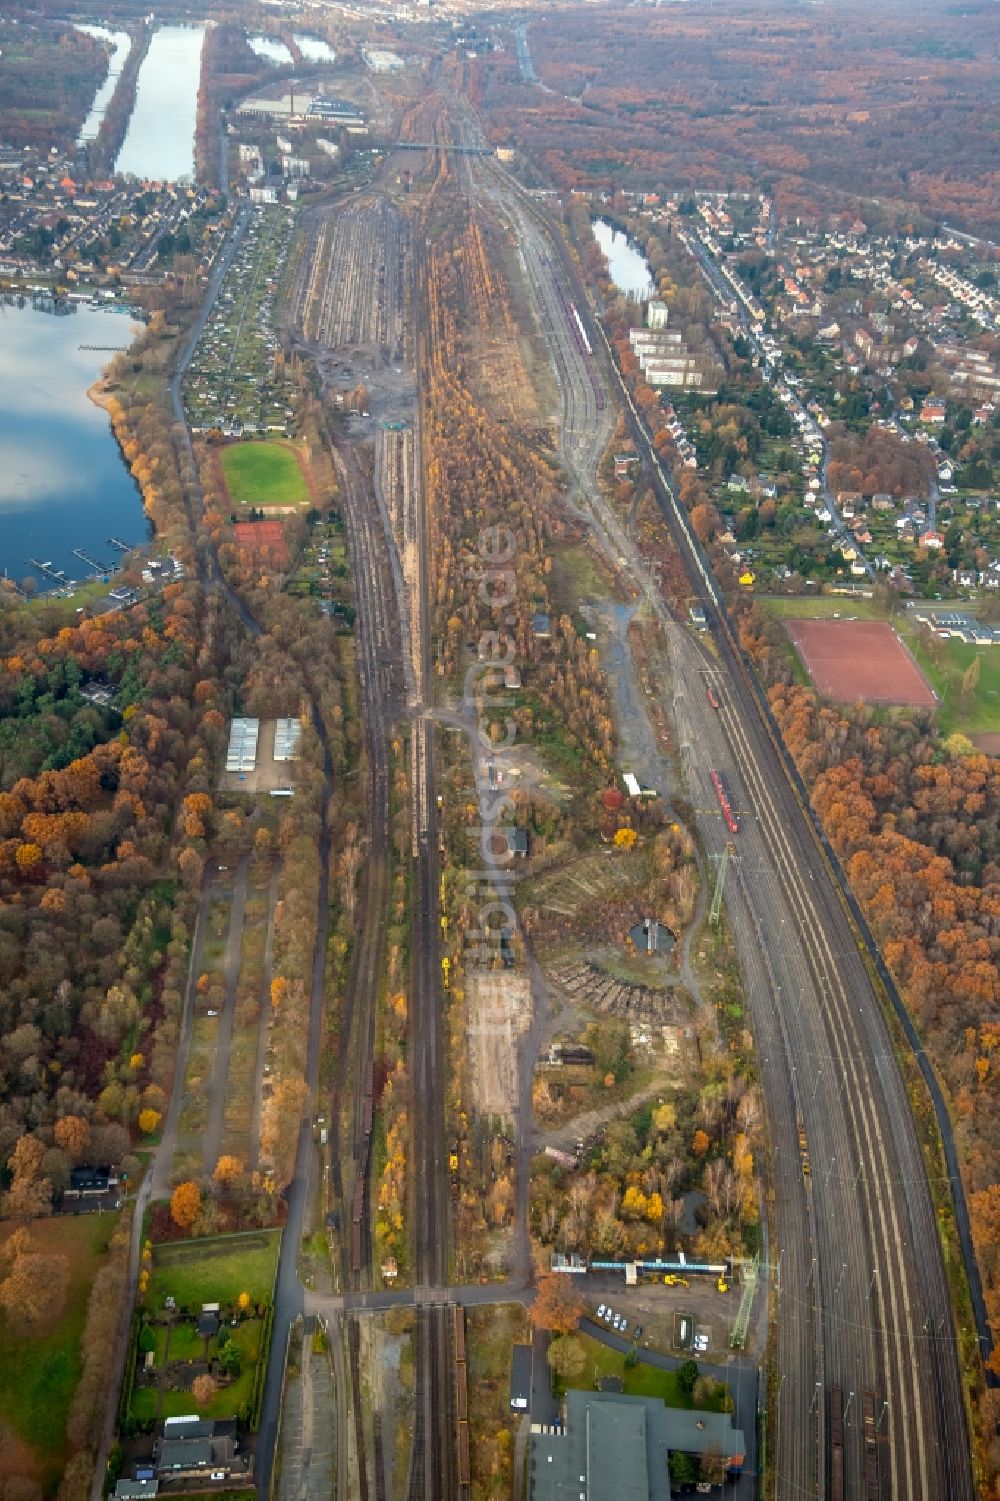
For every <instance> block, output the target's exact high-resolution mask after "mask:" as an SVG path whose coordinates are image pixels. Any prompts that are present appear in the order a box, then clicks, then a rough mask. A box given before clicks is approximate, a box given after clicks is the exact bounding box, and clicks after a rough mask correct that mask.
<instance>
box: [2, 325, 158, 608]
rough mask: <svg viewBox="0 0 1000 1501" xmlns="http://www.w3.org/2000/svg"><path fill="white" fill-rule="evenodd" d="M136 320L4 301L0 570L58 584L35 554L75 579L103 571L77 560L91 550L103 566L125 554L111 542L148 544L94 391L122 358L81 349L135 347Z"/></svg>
mask: <svg viewBox="0 0 1000 1501" xmlns="http://www.w3.org/2000/svg"><path fill="white" fill-rule="evenodd" d="M131 330H132V325H131V321H130V319H128V318H127V317H123V316H122V314H121V313H113V312H110V311H108V310H101V309H96V308H87V307H81V308H80V309H79V310H78V311H77V312H75V313H73V314H71V315H70V316H68V317H65V318H56V317H53V316H52V315H51V314H49V313H41V312H36V311H35V310H34V309H32V308H31V307H26V308H17V307H10V306H7V305H4V304H0V569H6V570H7V573H8V574H9V576H10V577H11V578H13V579H17V580H21V579H23V578H25V577H26V576H29V575H30V576H33V577H34V578H35V579H36V580H37V582H38V586H39V590H42V589H46V588H50V587H52V580H51V579H48V578H46V577H44V576H43V575H42V574H41V573H39V571H38V569H36V568H32V567H31V564H30V563H29V562H28V559H29V558H37V559H39V561H41V562H50V563H51V565H52V567H53V569H62V570H63V571H64V572H65V574H66V577H67V578H75V579H82V578H86V577H87V576H88V575H89V574H90V573H91V572H92V571H93V570H92V569H90V568H89V567H88V566H87V565H86V564H85V563H84V562H82V561H81V559H79V558H76V557H74V556H73V549H74V548H76V547H79V548H82V549H83V550H84V552H87V553H89V554H90V555H91V557H93V558H94V559H96V560H97V561H98V562H99V563H102V564H111V563H114V562H116V561H118V560H119V559H120V558H121V554H120V553H119V552H118V551H117V550H116V549H115V548H112V547H109V546H108V543H107V539H108V538H109V537H118V538H120V539H121V540H122V541H123V542H128V543H138V542H143V541H145V540H146V538H147V537H148V536H149V528H148V525H147V522H146V517H145V514H144V512H143V509H142V501H141V500H140V498H139V492H138V490H137V489H136V486H135V483H134V482H133V480H132V477H131V475H130V474H129V472H128V470H127V469H126V468H125V465H124V463H123V461H122V458H121V455H120V454H119V452H118V445H117V444H116V442H115V440H114V438H113V436H112V434H111V426H110V423H109V422H108V416H107V413H106V412H103V411H102V410H101V409H100V407H96V406H94V404H93V402H92V401H90V400H89V398H88V396H87V388H88V387H89V386H90V385H91V384H92V383H93V382H94V381H95V380H96V379H97V377H98V376H99V375H100V373H101V370H102V369H103V368H104V366H105V365H106V364H107V362H108V361H109V359H111V358H112V356H111V355H110V354H107V353H104V352H101V351H99V350H95V349H81V348H80V345H81V344H92V345H93V344H98V345H114V346H121V347H124V346H126V345H128V344H129V343H131V339H132V331H131Z"/></svg>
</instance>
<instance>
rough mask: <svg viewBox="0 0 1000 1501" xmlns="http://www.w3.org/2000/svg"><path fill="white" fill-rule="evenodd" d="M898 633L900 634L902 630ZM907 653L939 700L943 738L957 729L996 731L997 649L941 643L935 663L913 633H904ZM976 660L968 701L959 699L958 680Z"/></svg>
mask: <svg viewBox="0 0 1000 1501" xmlns="http://www.w3.org/2000/svg"><path fill="white" fill-rule="evenodd" d="M900 634H904V633H903V632H902V631H901V632H900ZM906 639H907V642H908V643H909V646H910V650H911V651H912V652H913V655H914V656H915V657H916V659H917V661H918V662H919V663H920V666H921V669H922V670H923V672H924V673H925V674H926V676H927V677H928V679H929V680H930V683H931V686H932V687H933V689H934V691H935V693H936V694H937V695H938V697H939V698H940V700H941V708H940V709H939V711H938V724H939V725H940V727H941V731H942V733H943V734H945V735H950V734H951V733H952V732H953V731H954V730H958V731H960V732H961V734H963V735H977V734H988V733H990V732H991V731H993V732H996V731H998V730H1000V646H971V645H969V646H967V645H966V643H965V642H964V641H942V642H941V647H942V650H941V652H940V655H939V657H938V661H937V662H936V663H935V662H933V661H932V660H931V657H930V655H929V654H928V652H927V650H926V648H925V647H923V646H922V645H921V644H920V641H919V638H918V637H917V635H916V633H915V632H914V633H913V634H910V633H908V632H907V633H906ZM977 657H979V659H980V665H979V682H978V684H977V686H976V691H975V693H974V694H972V695H971V696H970V697H969V698H968V699H963V697H962V678H963V676H964V674H965V672H966V671H967V669H968V668H969V667H971V665H972V663H973V662H974V661H975V660H976V658H977Z"/></svg>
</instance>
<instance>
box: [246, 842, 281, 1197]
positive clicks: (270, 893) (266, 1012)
mask: <svg viewBox="0 0 1000 1501" xmlns="http://www.w3.org/2000/svg"><path fill="white" fill-rule="evenodd" d="M280 873H281V866H280V865H277V864H276V865H275V866H274V868H273V869H272V871H271V881H270V884H269V886H268V888H267V938H266V940H265V943H264V979H263V983H262V985H261V993H260V1021H259V1023H258V1026H257V1062H256V1065H255V1068H254V1087H253V1115H252V1117H251V1121H250V1168H251V1171H253V1170H255V1169H256V1168H258V1167H260V1118H261V1112H262V1110H263V1103H264V1063H265V1060H266V1058H267V1030H268V1025H267V1024H268V1018H269V1016H270V1013H271V979H272V974H271V971H272V968H273V956H274V913H275V908H276V907H277V905H278V877H279V875H280Z"/></svg>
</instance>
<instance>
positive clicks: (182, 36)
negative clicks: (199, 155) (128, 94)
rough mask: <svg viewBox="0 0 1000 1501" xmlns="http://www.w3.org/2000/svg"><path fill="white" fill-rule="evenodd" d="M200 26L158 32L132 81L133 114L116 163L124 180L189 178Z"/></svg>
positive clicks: (202, 35) (198, 79) (198, 77)
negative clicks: (133, 92) (137, 74)
mask: <svg viewBox="0 0 1000 1501" xmlns="http://www.w3.org/2000/svg"><path fill="white" fill-rule="evenodd" d="M204 41H205V28H204V26H160V27H158V28H157V30H156V31H155V32H154V33H153V37H152V40H151V41H150V44H149V50H148V51H147V53H146V56H145V57H144V58H143V60H142V66H141V67H140V69H139V77H138V79H137V81H136V94H135V109H134V110H133V111H132V118H131V120H130V121H129V123H128V130H127V131H126V133H125V142H124V144H123V146H122V149H121V151H120V152H119V155H118V160H117V161H116V162H115V171H116V172H118V173H119V174H120V175H121V176H123V177H128V176H132V177H145V178H149V179H150V180H151V181H153V182H178V181H179V180H180V179H181V178H190V177H193V176H194V128H195V122H196V119H197V114H198V85H199V84H200V82H201V49H202V46H203V45H204Z"/></svg>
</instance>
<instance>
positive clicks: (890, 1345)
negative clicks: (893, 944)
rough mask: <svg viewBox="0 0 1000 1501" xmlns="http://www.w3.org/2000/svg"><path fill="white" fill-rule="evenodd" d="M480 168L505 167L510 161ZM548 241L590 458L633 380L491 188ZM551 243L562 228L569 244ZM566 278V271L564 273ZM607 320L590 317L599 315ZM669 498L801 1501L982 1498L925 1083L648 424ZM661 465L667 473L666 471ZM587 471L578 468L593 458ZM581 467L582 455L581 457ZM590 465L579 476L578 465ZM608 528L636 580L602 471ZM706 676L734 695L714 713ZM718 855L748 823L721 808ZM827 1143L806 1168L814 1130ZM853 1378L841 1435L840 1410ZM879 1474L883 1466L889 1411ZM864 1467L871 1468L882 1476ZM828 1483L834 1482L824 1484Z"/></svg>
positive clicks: (570, 391)
mask: <svg viewBox="0 0 1000 1501" xmlns="http://www.w3.org/2000/svg"><path fill="white" fill-rule="evenodd" d="M469 170H470V172H472V173H475V174H477V175H481V176H485V177H488V178H493V179H494V180H495V179H496V178H498V177H499V176H500V171H499V169H498V168H497V167H496V165H495V164H493V163H488V162H478V161H477V162H475V163H474V164H472V165H470V169H469ZM491 196H492V198H493V201H494V202H497V201H499V202H501V203H504V204H505V205H506V206H507V210H508V212H510V213H511V214H513V215H515V216H516V217H517V220H518V222H519V229H520V231H521V233H522V234H523V235H524V238H525V240H526V241H527V242H528V243H529V244H533V246H534V248H533V250H532V251H531V252H529V254H528V255H527V256H526V257H525V260H526V271H527V273H528V283H529V287H530V288H531V289H533V291H534V296H535V310H536V317H537V318H538V321H539V323H540V325H541V327H542V329H543V331H544V332H545V335H546V338H547V341H548V343H549V347H550V349H551V350H552V351H553V354H554V361H555V365H556V369H557V372H558V374H559V384H560V390H561V394H562V402H563V420H562V430H563V437H564V444H565V450H564V451H566V450H568V456H569V457H571V458H574V457H576V458H578V460H579V463H580V465H581V467H582V466H585V465H586V464H587V463H588V462H589V461H590V456H591V455H592V454H593V453H595V451H597V450H598V449H599V447H600V445H601V442H602V436H601V435H602V432H603V431H606V430H605V429H603V428H602V422H603V410H602V406H601V404H600V403H599V402H598V401H597V400H596V398H595V394H594V393H595V381H596V382H599V383H600V382H603V381H607V382H608V383H609V385H612V386H613V385H615V384H617V377H616V376H615V375H614V373H613V371H612V368H611V365H610V361H609V360H608V359H607V358H606V357H605V355H606V346H605V347H604V348H602V347H601V346H600V344H599V338H600V336H599V334H598V332H597V331H596V330H595V332H594V335H593V343H594V345H595V346H597V347H598V353H597V355H596V356H592V355H591V354H590V353H589V351H588V349H587V346H586V344H585V343H584V342H583V341H582V340H581V338H580V332H581V331H580V327H579V322H578V319H577V317H576V316H575V313H574V308H575V307H576V305H577V304H578V305H579V306H581V307H582V306H584V294H583V289H582V288H580V289H578V291H577V295H576V297H575V298H574V296H573V294H572V291H571V290H570V288H571V286H572V282H571V281H570V273H569V272H568V270H565V269H562V268H561V267H560V266H559V258H558V255H557V254H556V253H555V252H554V246H553V248H550V249H546V248H545V245H544V240H543V243H542V245H541V246H539V245H538V244H537V241H538V240H539V239H540V238H542V231H540V230H539V229H538V228H537V227H536V222H535V221H536V210H535V209H534V207H533V206H528V205H526V204H525V203H524V200H523V198H522V195H521V194H520V193H519V192H518V191H517V190H509V191H507V192H506V193H505V192H504V190H503V189H502V188H497V187H494V188H493V189H492V192H491ZM552 245H553V242H551V241H550V246H552ZM560 283H561V285H560ZM589 321H590V320H589V319H588V326H589ZM633 428H634V436H635V437H636V438H637V439H638V441H639V443H640V447H641V448H643V449H644V451H645V454H646V458H647V462H648V463H649V464H650V466H651V468H652V469H653V472H654V474H655V477H656V480H657V487H658V490H659V498H660V500H661V503H662V505H663V507H664V511H665V514H666V516H667V518H668V521H669V522H670V524H671V527H672V531H673V534H674V537H675V540H676V542H677V543H678V545H679V547H680V549H681V552H682V555H684V556H685V561H686V562H687V564H688V570H689V573H690V575H691V577H692V578H693V579H694V580H695V583H696V592H697V594H698V597H699V600H700V602H701V603H703V605H704V607H705V609H706V612H707V613H708V614H709V618H710V619H711V621H712V625H713V636H714V640H715V642H716V646H717V652H718V654H717V655H716V654H714V653H713V654H709V653H708V652H706V650H705V649H704V647H703V645H702V644H701V643H700V642H699V641H698V639H697V638H696V637H695V636H694V635H693V634H692V633H691V632H690V631H689V630H688V629H687V628H686V627H684V626H680V625H678V624H677V623H676V622H675V621H673V620H672V619H671V618H670V617H669V615H668V614H667V612H666V611H665V609H664V607H663V605H662V603H661V602H660V601H659V599H658V597H657V596H656V595H655V593H654V591H653V590H652V588H651V586H650V585H649V584H648V583H647V584H646V586H645V587H646V591H647V596H648V598H649V602H650V607H651V608H652V609H654V610H655V611H656V612H657V613H658V614H659V615H660V616H661V619H662V620H663V624H664V627H665V630H666V634H667V640H668V642H669V648H670V666H671V676H672V681H673V685H674V715H675V720H676V724H677V729H678V732H679V736H678V737H679V740H680V744H681V753H682V759H683V763H684V770H685V776H686V781H687V784H688V790H689V797H690V801H691V803H692V804H693V805H695V806H696V807H701V808H705V809H711V808H712V807H713V806H716V807H717V806H718V798H717V794H716V790H715V788H714V787H713V785H712V783H711V768H712V767H713V766H715V767H717V768H719V770H720V773H721V776H722V777H723V778H724V779H725V785H726V787H727V788H728V789H729V792H730V795H731V797H732V800H733V803H734V805H735V808H736V810H737V816H738V821H739V827H740V836H739V855H738V858H737V860H736V861H735V862H734V864H735V870H736V875H735V877H734V878H733V879H731V880H730V884H729V888H728V900H729V907H730V916H731V920H732V922H733V926H734V930H735V934H736V939H737V943H738V946H739V951H740V957H741V965H742V969H743V974H744V984H745V989H746V993H747V996H748V1000H749V1003H750V1007H751V1013H752V1016H753V1021H754V1031H755V1036H756V1039H757V1048H758V1053H759V1058H760V1066H761V1069H762V1073H763V1080H764V1085H765V1095H766V1098H767V1102H768V1109H769V1115H770V1134H771V1140H772V1143H773V1147H772V1150H773V1161H774V1172H775V1177H776V1195H775V1199H776V1214H775V1224H774V1230H773V1235H774V1242H773V1243H772V1246H771V1255H770V1264H771V1268H772V1276H773V1281H774V1293H775V1297H776V1299H777V1305H778V1320H777V1335H776V1339H777V1362H776V1365H777V1372H778V1375H777V1377H776V1379H775V1390H774V1393H773V1397H774V1401H775V1413H776V1419H775V1428H774V1431H773V1432H772V1433H771V1434H770V1435H769V1441H770V1443H771V1444H772V1445H773V1446H774V1449H775V1459H774V1464H775V1471H776V1480H777V1491H778V1494H779V1495H782V1496H786V1495H787V1496H789V1497H792V1496H798V1495H809V1494H817V1493H819V1494H824V1493H826V1494H830V1495H831V1496H836V1489H835V1485H836V1481H835V1479H834V1478H833V1477H834V1474H835V1472H838V1471H839V1470H840V1469H841V1467H842V1470H843V1474H844V1477H845V1486H846V1490H845V1491H844V1493H845V1494H847V1495H850V1496H854V1495H858V1496H862V1495H863V1496H866V1497H867V1496H870V1495H873V1494H874V1495H875V1496H885V1497H887V1496H904V1495H905V1496H907V1497H918V1496H924V1497H927V1498H928V1501H929V1498H931V1497H934V1496H940V1495H945V1494H947V1495H950V1496H956V1497H959V1496H971V1495H972V1477H971V1473H970V1469H969V1465H968V1460H967V1457H966V1456H967V1454H968V1434H967V1429H966V1418H965V1410H964V1405H963V1399H962V1388H961V1377H960V1371H959V1363H958V1354H957V1343H956V1336H955V1331H954V1326H953V1319H952V1313H951V1309H950V1304H949V1299H948V1287H947V1281H946V1276H945V1269H944V1265H943V1260H942V1256H941V1250H940V1242H939V1239H938V1235H937V1229H936V1225H935V1214H934V1207H933V1204H932V1200H931V1195H930V1190H929V1186H928V1182H927V1178H926V1171H925V1167H924V1163H923V1158H922V1154H921V1150H920V1146H919V1143H918V1140H917V1136H916V1131H915V1128H914V1125H913V1121H912V1116H911V1113H910V1106H909V1100H908V1098H907V1092H906V1087H905V1085H904V1081H903V1078H902V1075H901V1073H900V1070H899V1068H898V1066H897V1064H896V1061H895V1058H894V1054H893V1044H892V1040H891V1038H890V1034H889V1031H888V1028H887V1025H886V1022H885V1019H884V1016H883V1011H882V1003H881V1001H880V998H879V995H878V993H877V992H876V990H875V989H874V987H873V984H872V981H871V979H870V976H869V971H868V968H867V965H866V962H865V959H864V957H863V955H862V954H861V953H860V952H859V948H858V943H857V939H856V936H855V933H854V932H853V930H852V927H851V923H850V921H849V919H848V916H847V913H846V911H845V907H844V904H843V901H842V899H841V896H840V893H839V891H838V889H837V887H836V885H835V883H834V879H833V877H832V874H831V871H830V869H829V866H828V864H827V862H826V859H825V858H824V855H823V853H822V852H821V850H820V848H819V846H818V845H817V842H816V839H815V836H814V833H813V831H812V828H811V825H810V823H809V821H808V818H807V816H806V815H805V814H804V813H803V810H802V807H801V804H800V802H799V799H798V797H797V795H796V792H795V790H794V789H793V787H792V785H791V784H790V782H789V780H788V777H787V775H786V772H785V768H784V765H783V763H782V760H781V758H780V755H779V753H778V751H777V750H776V747H775V745H774V743H773V741H772V738H771V736H770V733H769V727H768V726H767V724H766V723H765V721H764V720H763V719H762V716H761V713H760V709H759V706H758V704H757V702H756V700H755V698H754V696H753V694H752V692H751V690H750V688H749V686H748V682H747V679H746V677H745V673H744V670H743V667H742V663H741V660H740V658H739V656H738V653H737V652H736V651H735V650H734V647H733V644H732V641H731V637H730V636H729V634H728V630H727V627H726V624H725V621H724V619H723V618H722V617H721V615H720V612H719V610H718V604H717V595H716V591H715V588H714V584H713V582H712V580H711V577H710V575H708V574H707V572H706V568H705V563H704V559H703V558H702V555H701V553H700V550H698V549H697V547H696V544H694V543H693V540H692V539H691V536H690V533H689V531H688V529H687V527H686V524H685V523H683V522H682V521H681V519H680V517H681V508H680V507H679V506H677V505H676V503H675V500H674V496H673V490H672V486H671V484H670V482H669V479H668V477H667V476H666V475H665V474H663V472H662V471H661V470H660V468H659V465H658V463H656V462H655V461H654V459H653V456H652V454H651V451H650V446H649V444H648V442H647V441H646V436H645V433H644V430H643V429H642V428H641V427H640V426H639V423H638V421H635V422H634V424H633ZM654 465H655V467H654ZM574 467H575V466H574ZM577 472H578V474H580V472H581V471H580V470H578V471H577ZM582 478H583V474H581V479H582ZM590 494H591V496H592V497H593V504H594V508H595V514H594V521H595V528H594V530H595V533H596V535H597V537H598V538H599V539H600V540H601V541H602V542H603V544H604V546H605V548H606V550H608V552H609V555H610V557H611V558H617V559H619V560H624V561H625V564H626V566H627V567H628V571H629V573H630V575H631V577H632V578H633V579H640V578H643V577H644V570H643V566H642V561H641V559H640V558H639V556H638V554H637V550H636V548H635V546H634V544H633V543H632V542H631V540H630V539H629V538H628V537H627V535H625V533H624V531H623V529H622V527H621V525H620V524H619V523H618V521H617V518H616V517H615V516H614V515H613V513H611V512H610V510H609V509H608V508H607V507H603V506H601V504H600V502H599V499H598V497H597V495H596V491H595V490H594V489H593V487H591V490H590ZM706 686H707V687H708V688H710V689H711V691H712V693H713V695H714V697H715V698H716V701H717V702H718V703H719V705H720V708H719V709H718V710H716V709H714V708H713V707H712V704H711V702H710V700H709V697H708V694H707V693H706ZM700 823H701V830H700V832H701V834H702V838H703V839H704V842H705V846H706V849H707V850H708V852H709V853H710V854H715V855H720V854H721V852H722V849H723V846H724V844H725V842H726V840H727V839H728V838H729V837H730V830H726V829H724V828H723V825H722V819H720V818H719V817H717V816H714V815H711V814H709V815H708V816H702V818H701V820H700ZM800 1122H801V1123H802V1124H803V1127H804V1131H805V1134H806V1138H807V1140H808V1142H809V1151H810V1156H811V1173H810V1174H809V1175H808V1177H807V1175H806V1174H804V1172H803V1164H802V1160H801V1156H800V1151H799V1147H798V1126H799V1123H800ZM837 1392H840V1393H842V1394H843V1396H842V1401H843V1403H844V1411H845V1418H844V1423H843V1433H842V1435H841V1438H840V1441H839V1447H838V1446H834V1445H833V1444H832V1441H831V1438H830V1423H829V1412H830V1404H831V1402H835V1401H836V1397H835V1394H836V1393H837ZM866 1413H869V1414H874V1419H873V1422H874V1424H875V1425H877V1433H878V1442H877V1451H878V1453H877V1464H876V1470H877V1478H876V1480H875V1481H874V1490H873V1488H872V1487H873V1481H872V1478H871V1471H872V1462H871V1451H872V1440H873V1435H872V1432H871V1428H872V1422H869V1423H868V1424H867V1426H866V1423H865V1420H864V1419H865V1414H866ZM866 1476H867V1478H866ZM827 1487H830V1489H829V1490H827Z"/></svg>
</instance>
